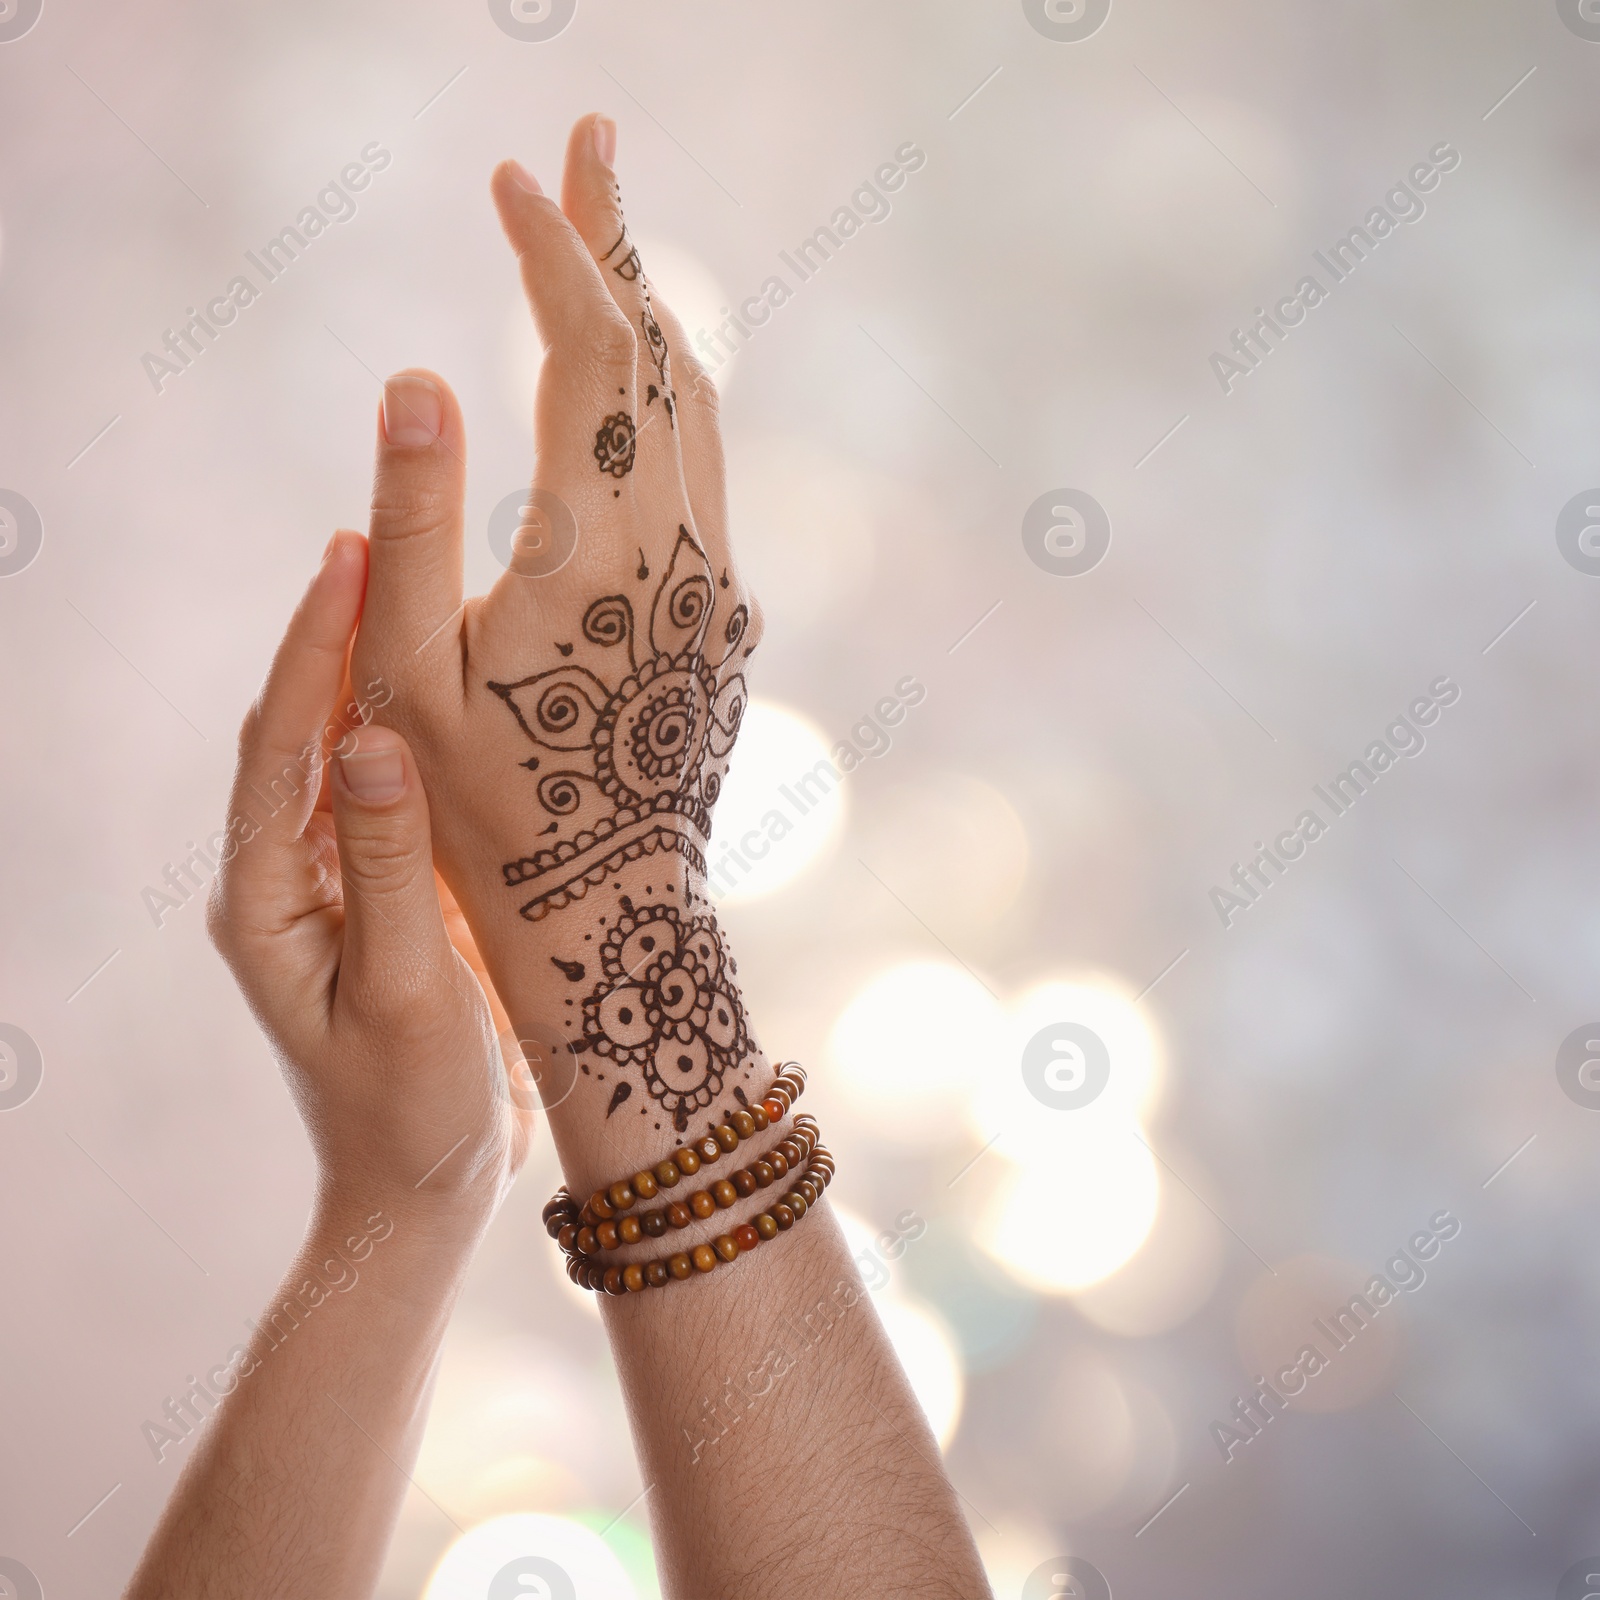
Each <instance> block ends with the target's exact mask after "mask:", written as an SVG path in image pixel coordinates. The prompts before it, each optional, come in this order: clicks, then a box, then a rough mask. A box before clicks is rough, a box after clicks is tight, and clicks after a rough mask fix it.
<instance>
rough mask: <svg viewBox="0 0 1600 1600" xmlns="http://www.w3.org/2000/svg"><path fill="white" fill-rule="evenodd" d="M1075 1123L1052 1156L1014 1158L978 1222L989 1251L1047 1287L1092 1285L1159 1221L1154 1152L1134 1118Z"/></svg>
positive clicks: (1022, 1277) (1059, 1290) (1028, 1280)
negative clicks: (1141, 1137)
mask: <svg viewBox="0 0 1600 1600" xmlns="http://www.w3.org/2000/svg"><path fill="white" fill-rule="evenodd" d="M1077 1128H1078V1131H1075V1132H1074V1133H1072V1134H1070V1135H1066V1136H1063V1137H1062V1138H1061V1139H1060V1141H1059V1143H1058V1145H1057V1146H1056V1157H1055V1159H1054V1160H1053V1161H1047V1160H1044V1159H1041V1158H1039V1157H1034V1158H1033V1159H1031V1160H1030V1161H1029V1163H1028V1164H1027V1165H1026V1166H1019V1165H1016V1164H1015V1163H1011V1162H1008V1163H1007V1171H1006V1172H1005V1174H1004V1175H1003V1177H1002V1178H1001V1180H1000V1183H999V1185H998V1187H997V1189H996V1192H995V1193H994V1194H993V1195H992V1196H991V1197H990V1199H989V1201H988V1203H987V1205H986V1206H985V1208H984V1210H983V1213H982V1215H981V1218H980V1221H979V1223H978V1230H977V1237H978V1241H979V1243H980V1244H982V1245H983V1247H984V1248H985V1249H986V1250H987V1251H988V1252H989V1254H990V1255H991V1256H993V1257H994V1259H995V1260H996V1261H998V1262H999V1263H1000V1264H1001V1265H1002V1266H1004V1267H1005V1268H1006V1270H1007V1271H1008V1272H1010V1273H1012V1274H1013V1275H1014V1276H1015V1277H1016V1278H1017V1279H1018V1280H1019V1281H1020V1282H1021V1283H1023V1284H1025V1285H1027V1287H1029V1288H1030V1289H1037V1290H1039V1291H1040V1292H1042V1293H1046V1294H1067V1293H1070V1292H1071V1291H1072V1290H1074V1289H1082V1288H1086V1287H1087V1286H1088V1285H1089V1284H1092V1283H1098V1282H1099V1281H1100V1280H1101V1279H1102V1278H1105V1277H1109V1276H1110V1275H1111V1274H1112V1273H1113V1272H1115V1271H1116V1270H1117V1268H1118V1267H1120V1266H1121V1265H1122V1264H1123V1263H1124V1262H1125V1261H1127V1260H1129V1258H1130V1257H1131V1256H1132V1255H1133V1253H1134V1252H1135V1251H1136V1250H1137V1249H1138V1248H1139V1246H1140V1245H1142V1244H1143V1243H1144V1241H1145V1239H1146V1237H1147V1236H1148V1235H1149V1233H1150V1229H1151V1227H1152V1226H1153V1225H1154V1223H1155V1219H1156V1207H1157V1204H1158V1202H1159V1199H1160V1194H1161V1181H1160V1176H1159V1174H1158V1172H1157V1170H1156V1163H1155V1158H1154V1157H1153V1156H1152V1155H1151V1154H1150V1152H1149V1150H1147V1149H1146V1148H1145V1146H1144V1145H1143V1144H1142V1143H1141V1142H1140V1140H1139V1139H1138V1138H1137V1137H1136V1134H1137V1128H1136V1127H1135V1126H1134V1125H1133V1124H1132V1123H1131V1122H1126V1121H1124V1122H1120V1123H1119V1122H1117V1121H1107V1120H1105V1119H1099V1120H1097V1122H1096V1123H1094V1124H1083V1123H1080V1124H1078V1125H1077Z"/></svg>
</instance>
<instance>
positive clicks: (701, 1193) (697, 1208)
mask: <svg viewBox="0 0 1600 1600" xmlns="http://www.w3.org/2000/svg"><path fill="white" fill-rule="evenodd" d="M689 1209H690V1210H691V1211H692V1212H694V1214H695V1215H696V1216H697V1217H709V1216H710V1215H711V1214H712V1212H714V1211H715V1210H716V1209H717V1202H716V1201H715V1200H713V1199H712V1198H711V1192H710V1190H708V1189H696V1190H695V1192H694V1193H693V1194H692V1195H690V1196H689Z"/></svg>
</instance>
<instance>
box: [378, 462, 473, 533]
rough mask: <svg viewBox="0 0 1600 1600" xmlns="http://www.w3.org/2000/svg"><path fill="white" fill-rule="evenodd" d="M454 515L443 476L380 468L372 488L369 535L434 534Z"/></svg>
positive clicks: (452, 497) (453, 502)
mask: <svg viewBox="0 0 1600 1600" xmlns="http://www.w3.org/2000/svg"><path fill="white" fill-rule="evenodd" d="M455 513H456V496H455V494H454V491H453V489H452V487H451V485H450V484H449V482H448V481H447V480H446V479H445V477H444V476H443V475H442V474H438V473H434V472H417V471H414V470H410V471H406V472H395V471H393V470H385V469H380V470H379V472H378V475H377V477H376V478H375V479H374V480H373V485H372V533H373V537H374V538H378V539H410V538H415V537H416V536H418V535H419V534H430V533H436V532H438V531H439V530H440V529H441V528H444V527H445V526H447V525H448V524H449V523H450V522H451V521H452V520H453V518H454V516H455Z"/></svg>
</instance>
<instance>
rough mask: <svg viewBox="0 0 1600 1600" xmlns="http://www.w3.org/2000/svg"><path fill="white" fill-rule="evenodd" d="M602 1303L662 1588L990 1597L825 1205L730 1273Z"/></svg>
mask: <svg viewBox="0 0 1600 1600" xmlns="http://www.w3.org/2000/svg"><path fill="white" fill-rule="evenodd" d="M604 1305H605V1320H606V1326H607V1330H608V1332H609V1333H610V1336H611V1344H612V1350H613V1352H614V1354H615V1357H616V1361H617V1366H618V1369H619V1372H620V1374H621V1378H622V1384H623V1388H624V1391H625V1393H626V1395H627V1398H628V1402H629V1406H628V1409H629V1414H630V1416H631V1417H632V1419H633V1427H634V1436H635V1444H636V1447H637V1449H638V1453H639V1457H640V1468H641V1472H642V1473H643V1475H644V1479H645V1482H646V1483H647V1484H649V1485H651V1490H650V1494H649V1505H650V1516H651V1526H652V1528H653V1530H654V1533H655V1545H656V1560H657V1566H658V1569H659V1572H660V1575H661V1583H662V1592H663V1594H665V1595H667V1596H669V1597H673V1600H689V1597H694V1600H723V1597H729V1600H732V1597H740V1596H745V1595H751V1594H761V1595H763V1596H770V1597H772V1600H790V1597H799V1596H806V1597H808V1600H809V1597H819V1596H830V1595H841V1596H843V1595H849V1596H856V1595H869V1594H871V1595H887V1594H918V1595H924V1594H925V1595H929V1596H933V1595H939V1596H950V1597H958V1596H959V1597H962V1600H971V1597H974V1596H984V1595H988V1593H989V1588H988V1585H987V1582H986V1581H985V1579H984V1576H983V1570H982V1566H981V1564H980V1563H979V1560H978V1556H977V1552H976V1550H975V1549H974V1547H973V1543H972V1540H971V1537H970V1535H969V1533H968V1530H967V1526H966V1523H965V1520H964V1518H963V1516H962V1512H961V1508H960V1505H959V1503H958V1502H957V1500H956V1497H955V1494H954V1492H953V1491H952V1489H951V1487H950V1484H949V1481H948V1480H947V1478H946V1477H945V1473H944V1467H943V1463H942V1462H941V1460H940V1456H939V1446H938V1444H937V1442H936V1441H935V1439H934V1437H933V1435H932V1433H931V1431H930V1430H929V1428H928V1425H927V1422H926V1421H925V1420H924V1418H923V1415H922V1412H921V1409H920V1408H919V1407H918V1405H917V1402H916V1400H915V1398H914V1397H913V1395H912V1393H911V1389H910V1386H909V1385H908V1384H907V1382H906V1379H905V1376H904V1374H903V1373H902V1371H901V1370H900V1366H899V1363H898V1362H897V1361H896V1359H895V1356H894V1352H893V1350H892V1349H891V1348H890V1346H889V1343H888V1340H887V1338H886V1337H885V1335H884V1332H883V1328H882V1326H881V1325H880V1323H879V1321H878V1318H877V1314H876V1312H875V1311H874V1310H873V1307H872V1302H871V1298H870V1296H869V1295H868V1294H867V1292H866V1290H865V1288H864V1287H863V1286H862V1284H861V1281H860V1278H859V1276H858V1275H857V1273H856V1271H855V1268H854V1265H853V1264H852V1262H851V1260H850V1256H849V1252H848V1250H847V1248H846V1246H845V1242H844V1237H843V1235H842V1233H841V1232H840V1229H839V1226H838V1224H837V1222H836V1221H835V1219H834V1217H833V1215H832V1213H831V1212H830V1211H829V1209H828V1206H827V1203H826V1202H825V1201H824V1202H822V1203H821V1204H819V1205H818V1206H817V1207H816V1208H815V1209H814V1210H813V1211H812V1212H810V1213H809V1214H808V1215H807V1216H806V1217H805V1218H804V1219H803V1220H802V1221H801V1223H800V1224H799V1225H797V1226H796V1227H795V1228H794V1229H792V1230H791V1231H790V1232H789V1233H786V1234H784V1235H781V1236H780V1239H779V1240H778V1241H775V1242H774V1244H773V1245H772V1246H769V1247H763V1248H762V1249H760V1250H757V1251H756V1252H754V1253H753V1254H752V1255H751V1256H750V1258H749V1259H748V1260H746V1259H744V1258H742V1257H741V1258H740V1259H739V1260H738V1261H737V1262H736V1263H735V1266H734V1268H733V1270H731V1271H727V1272H723V1271H720V1270H719V1271H717V1272H714V1273H713V1274H711V1275H710V1276H709V1277H705V1278H700V1277H696V1278H694V1279H691V1280H689V1281H687V1282H685V1283H682V1284H679V1285H675V1286H674V1287H673V1288H672V1289H671V1290H670V1291H668V1292H666V1293H660V1294H643V1295H629V1296H627V1297H626V1298H620V1299H613V1298H609V1297H608V1298H607V1299H606V1301H605V1302H604Z"/></svg>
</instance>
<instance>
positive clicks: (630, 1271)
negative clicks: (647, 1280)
mask: <svg viewBox="0 0 1600 1600" xmlns="http://www.w3.org/2000/svg"><path fill="white" fill-rule="evenodd" d="M644 1286H645V1285H644V1268H643V1267H641V1266H640V1265H639V1264H638V1263H637V1262H635V1263H634V1265H633V1266H631V1267H624V1268H623V1269H622V1287H623V1288H624V1289H626V1290H627V1291H628V1293H629V1294H638V1292H639V1291H640V1290H641V1289H642V1288H644Z"/></svg>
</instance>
